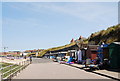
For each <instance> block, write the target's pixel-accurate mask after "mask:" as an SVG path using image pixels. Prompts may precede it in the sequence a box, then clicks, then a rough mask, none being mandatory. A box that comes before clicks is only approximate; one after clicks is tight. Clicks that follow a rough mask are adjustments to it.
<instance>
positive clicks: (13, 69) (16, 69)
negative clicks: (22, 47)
mask: <svg viewBox="0 0 120 81" xmlns="http://www.w3.org/2000/svg"><path fill="white" fill-rule="evenodd" d="M29 64H30V61H29V60H26V61H22V62H19V63H18V64H13V65H9V66H6V67H3V68H1V69H0V70H1V73H2V75H1V81H11V79H12V77H13V76H16V75H17V73H20V71H21V70H23V69H24V68H25V67H26V66H28V65H29ZM6 69H8V70H6ZM4 70H6V71H5V72H2V71H4Z"/></svg>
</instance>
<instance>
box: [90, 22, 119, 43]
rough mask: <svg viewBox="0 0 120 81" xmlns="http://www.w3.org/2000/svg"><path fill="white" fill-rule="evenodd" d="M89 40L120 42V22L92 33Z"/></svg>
mask: <svg viewBox="0 0 120 81" xmlns="http://www.w3.org/2000/svg"><path fill="white" fill-rule="evenodd" d="M88 42H89V43H91V42H94V43H95V44H100V43H101V42H104V43H112V42H120V24H118V25H116V26H112V27H109V28H107V29H106V30H101V31H99V32H95V33H92V34H91V36H90V37H89V38H88Z"/></svg>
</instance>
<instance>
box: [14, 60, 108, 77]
mask: <svg viewBox="0 0 120 81" xmlns="http://www.w3.org/2000/svg"><path fill="white" fill-rule="evenodd" d="M13 79H109V78H107V77H104V76H100V75H97V74H94V73H91V72H86V71H84V70H81V69H78V68H75V67H71V66H68V65H64V64H59V63H57V62H52V61H51V60H49V59H41V58H34V59H33V63H32V64H30V65H29V66H28V67H27V68H26V69H24V70H23V71H21V72H20V74H18V75H17V76H15V77H14V78H13Z"/></svg>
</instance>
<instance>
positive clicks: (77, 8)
mask: <svg viewBox="0 0 120 81" xmlns="http://www.w3.org/2000/svg"><path fill="white" fill-rule="evenodd" d="M60 4H61V3H60ZM11 6H12V7H13V8H17V9H21V10H25V11H31V13H32V12H33V13H34V15H35V14H36V15H39V13H44V12H43V11H45V9H47V10H50V11H54V12H59V13H61V14H66V15H71V16H74V17H77V18H80V19H83V20H86V21H89V22H95V21H96V20H98V19H99V20H101V21H106V20H109V18H111V16H113V17H114V16H116V17H117V3H116V6H108V5H102V4H99V3H97V4H96V3H83V4H82V3H66V4H65V5H59V3H56V4H54V3H43V4H42V3H24V4H21V3H19V5H18V4H16V5H11ZM36 12H38V13H36ZM45 14H47V13H46V12H45ZM106 14H107V15H106ZM105 15H106V17H108V19H105V18H104V16H105Z"/></svg>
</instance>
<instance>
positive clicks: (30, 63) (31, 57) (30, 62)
mask: <svg viewBox="0 0 120 81" xmlns="http://www.w3.org/2000/svg"><path fill="white" fill-rule="evenodd" d="M31 63H32V55H30V64H31Z"/></svg>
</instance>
